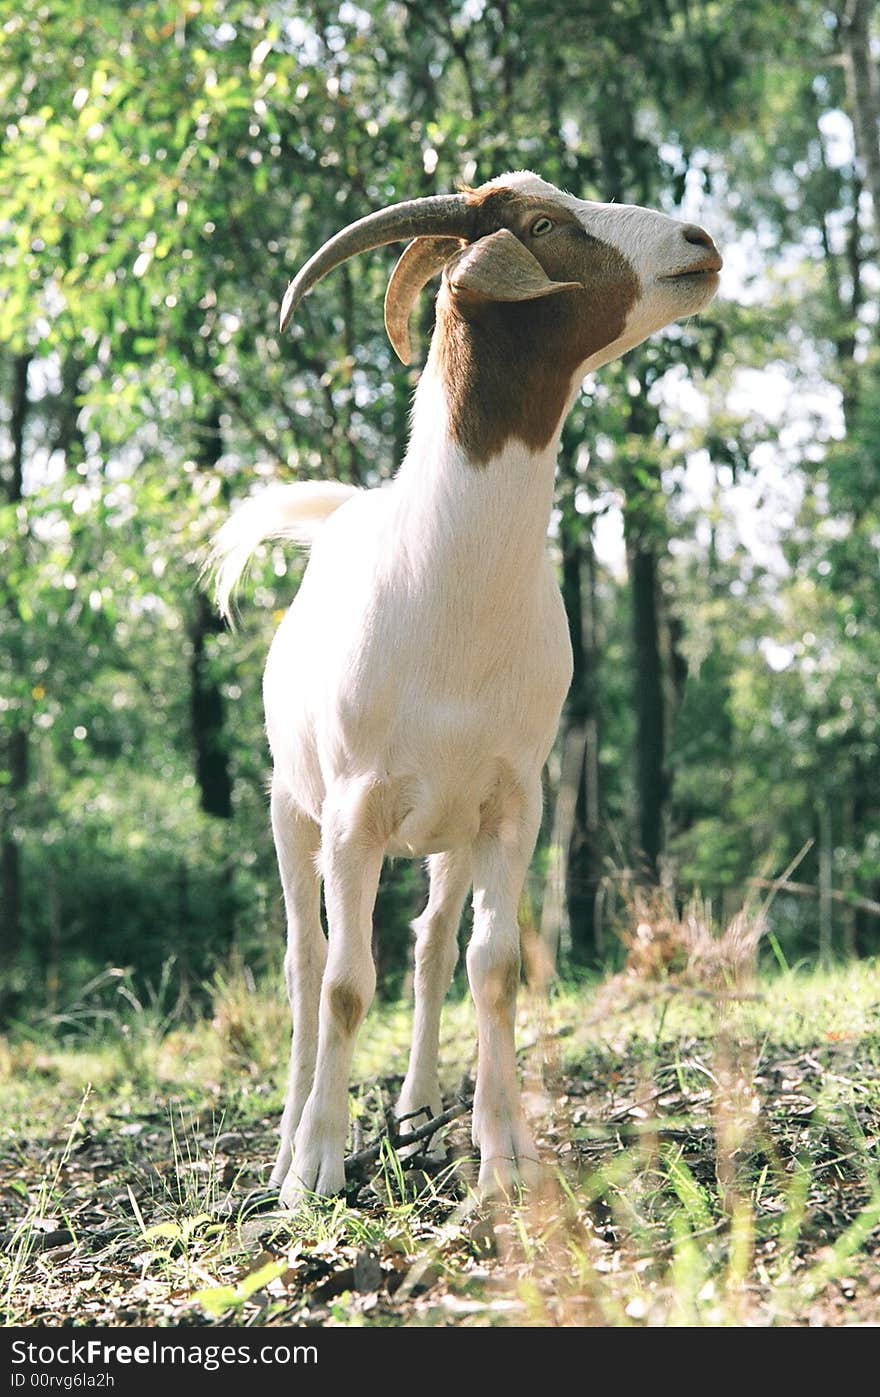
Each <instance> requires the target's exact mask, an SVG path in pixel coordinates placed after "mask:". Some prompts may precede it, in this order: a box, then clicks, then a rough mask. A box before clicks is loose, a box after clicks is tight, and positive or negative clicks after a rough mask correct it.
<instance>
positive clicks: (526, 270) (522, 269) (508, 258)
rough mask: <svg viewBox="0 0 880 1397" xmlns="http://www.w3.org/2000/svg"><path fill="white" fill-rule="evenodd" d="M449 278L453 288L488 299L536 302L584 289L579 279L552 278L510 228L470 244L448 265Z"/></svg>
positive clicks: (502, 229)
mask: <svg viewBox="0 0 880 1397" xmlns="http://www.w3.org/2000/svg"><path fill="white" fill-rule="evenodd" d="M446 277H447V280H448V282H449V285H450V287H451V288H452V290H453V291H458V292H461V291H469V292H471V293H472V294H473V295H475V296H483V297H485V299H486V300H487V301H534V300H537V299H538V297H539V296H555V295H556V293H557V292H558V291H575V290H576V291H583V289H584V288H583V283H582V282H580V281H552V280H551V279H550V277H548V275H547V273H546V272H545V271H544V268H543V267H542V266H541V264H540V262H539V261H538V259H537V258H536V257H533V256H532V254H531V253H530V252H529V250H528V248H527V247H524V246H523V244H522V243H521V242H520V240H519V238H518V237H517V236H516V234H515V233H511V232H510V230H509V229H508V228H500V229H499V231H498V232H497V233H490V234H489V236H488V237H486V238H480V240H479V241H478V242H475V243H471V244H470V245H469V246H468V247H466V248H465V249H464V251H463V252H462V253H460V255H459V256H458V257H456V258H455V259H454V261H453V262H452V263H451V264H450V265H449V266H448V267H447V269H446Z"/></svg>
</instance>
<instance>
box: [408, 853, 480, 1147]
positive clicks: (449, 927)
mask: <svg viewBox="0 0 880 1397" xmlns="http://www.w3.org/2000/svg"><path fill="white" fill-rule="evenodd" d="M428 873H429V877H430V892H429V895H428V905H427V907H426V908H425V910H424V912H423V913H422V914H421V916H420V917H417V918H416V920H415V921H414V922H413V924H412V927H413V931H414V932H415V935H416V945H415V1011H414V1014H413V1037H412V1047H411V1049H410V1056H409V1067H408V1068H407V1073H406V1077H405V1078H404V1082H403V1087H402V1088H401V1092H400V1097H399V1099H398V1102H397V1105H396V1107H395V1114H396V1115H397V1117H398V1118H401V1117H404V1116H406V1117H410V1119H407V1120H403V1121H402V1123H401V1127H400V1134H401V1138H402V1139H403V1140H404V1141H405V1139H406V1136H407V1135H408V1134H409V1133H410V1131H412V1130H415V1129H418V1127H419V1126H420V1125H424V1124H425V1122H426V1120H427V1119H429V1118H430V1117H431V1116H436V1115H439V1113H440V1110H441V1106H442V1101H441V1097H440V1083H439V1079H438V1076H437V1055H438V1045H439V1037H440V1014H441V1010H442V1008H443V1001H444V999H445V998H446V994H447V991H448V989H449V984H450V981H451V980H452V974H453V971H454V970H455V963H456V961H457V960H458V944H457V936H458V927H459V923H460V922H461V909H462V907H463V905H464V900H465V898H466V897H467V893H468V889H469V888H470V885H471V853H470V849H455V850H452V851H450V852H449V853H445V854H432V855H431V857H430V858H429V859H428ZM416 1111H420V1112H423V1114H422V1115H421V1117H419V1116H414V1115H413V1114H412V1113H413V1112H416ZM428 1143H429V1142H428V1141H424V1142H421V1141H420V1142H419V1148H421V1149H425V1148H426V1147H427V1146H428ZM412 1148H416V1147H411V1149H412Z"/></svg>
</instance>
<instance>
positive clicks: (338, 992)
mask: <svg viewBox="0 0 880 1397" xmlns="http://www.w3.org/2000/svg"><path fill="white" fill-rule="evenodd" d="M330 1008H331V1009H332V1011H333V1017H334V1018H335V1019H336V1021H337V1023H339V1025H340V1026H341V1027H342V1029H343V1030H344V1031H345V1033H346V1034H347V1035H348V1037H351V1035H352V1034H353V1033H354V1031H355V1029H356V1028H357V1026H358V1024H359V1023H360V1021H361V1019H362V1018H363V1016H364V1005H363V1001H362V999H361V997H360V995H359V994H358V992H357V990H355V989H352V987H351V985H347V984H341V985H334V986H333V988H332V989H331V990H330Z"/></svg>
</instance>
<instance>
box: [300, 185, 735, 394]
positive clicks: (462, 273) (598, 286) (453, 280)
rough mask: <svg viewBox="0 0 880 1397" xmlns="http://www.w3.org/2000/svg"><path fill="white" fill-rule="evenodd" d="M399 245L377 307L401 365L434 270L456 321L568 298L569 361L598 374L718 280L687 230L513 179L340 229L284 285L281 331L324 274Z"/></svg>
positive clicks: (685, 311)
mask: <svg viewBox="0 0 880 1397" xmlns="http://www.w3.org/2000/svg"><path fill="white" fill-rule="evenodd" d="M405 238H407V239H408V238H412V239H413V241H412V242H411V243H410V246H409V247H408V248H407V250H406V252H405V253H404V254H403V256H402V257H401V259H400V261H399V262H398V264H397V266H396V267H395V269H394V272H393V274H392V277H391V280H390V282H389V286H388V295H387V296H386V301H385V321H386V325H387V328H388V333H389V337H390V339H391V342H392V344H393V345H394V347H395V349H396V350H397V352H398V354H399V356H400V358H401V359H402V360H403V362H404V363H407V362H408V361H409V357H410V347H409V336H408V329H407V327H408V322H409V317H410V314H411V312H412V309H413V307H414V305H415V301H416V298H417V296H418V294H419V292H420V291H421V290H422V288H423V287H424V286H425V285H426V284H427V283H428V281H430V279H431V278H432V277H433V276H435V275H437V273H438V272H441V271H442V272H443V274H444V275H443V279H444V284H445V286H446V288H447V291H448V292H449V294H450V295H451V296H453V297H455V298H457V299H458V301H459V302H460V303H461V304H462V306H463V307H464V308H465V313H466V308H467V306H468V305H471V306H475V305H476V304H477V303H478V302H480V301H497V302H503V303H517V302H524V301H535V300H541V299H543V298H545V297H547V296H555V295H558V294H560V293H563V292H570V293H573V296H574V297H576V298H577V300H576V304H577V307H578V311H579V314H578V316H577V319H578V320H580V321H581V322H582V323H583V328H582V330H581V332H580V335H579V336H578V343H577V344H576V345H573V346H572V351H575V350H577V351H579V352H580V354H581V362H586V363H589V365H590V367H595V366H596V363H594V362H593V361H594V360H595V361H596V362H602V363H606V362H608V360H609V359H612V358H614V357H616V356H617V355H618V354H621V353H623V352H624V351H625V350H627V349H631V348H632V347H633V346H634V345H636V344H639V343H640V342H641V341H642V340H643V339H645V338H647V336H648V335H650V334H653V333H654V332H655V331H656V330H659V329H661V328H662V327H663V326H664V325H668V324H669V323H670V322H671V321H673V320H677V319H679V318H680V317H681V316H686V315H693V314H694V313H695V312H697V311H699V310H702V309H703V308H704V306H706V305H707V304H708V302H709V301H710V300H711V299H712V297H713V295H714V294H715V291H716V290H717V287H718V273H719V272H720V270H721V257H720V255H719V253H718V250H717V248H716V246H715V244H714V242H713V241H712V239H711V237H710V236H709V234H708V233H707V232H705V231H704V229H702V228H700V227H698V226H696V225H695V224H692V223H682V222H679V221H678V220H677V219H674V218H669V217H667V215H666V214H662V213H656V212H655V211H654V210H652V209H645V208H640V207H638V206H636V205H631V204H599V203H594V202H592V201H590V200H588V199H576V198H574V197H573V196H572V195H570V194H564V193H563V192H562V191H561V190H559V189H556V188H555V186H554V185H552V184H548V183H547V181H546V180H542V179H540V178H539V177H538V176H537V175H533V174H531V173H529V172H528V171H518V172H516V173H511V174H507V175H501V176H499V178H498V179H494V180H491V181H490V182H489V183H488V184H484V185H481V186H480V188H479V189H473V190H466V191H464V192H463V193H461V194H449V195H439V196H437V197H434V198H426V199H412V200H408V201H406V202H404V203H402V204H393V205H391V206H390V207H389V208H387V209H382V210H380V211H379V212H377V213H374V214H369V215H368V216H367V217H366V218H362V219H360V220H359V221H358V222H357V223H353V224H351V225H350V226H349V227H348V228H345V229H343V231H342V232H341V233H338V234H337V235H336V236H335V237H334V238H331V239H330V241H329V242H327V243H325V244H324V246H323V247H322V248H321V249H320V251H319V252H317V253H316V254H315V256H314V257H312V258H311V259H310V260H309V261H308V262H307V263H306V265H305V266H304V267H303V269H302V271H301V272H300V273H299V274H298V276H297V277H296V278H295V280H294V281H292V282H291V284H290V286H289V287H288V289H287V293H286V295H285V297H284V304H283V306H282V312H281V328H282V330H284V329H285V328H286V327H287V325H288V323H289V321H290V319H291V317H292V316H293V313H294V311H295V309H296V307H297V305H298V304H299V303H300V301H301V300H302V298H303V297H304V296H305V294H306V292H307V291H309V290H310V289H311V287H312V286H314V284H315V283H316V282H317V281H319V280H320V279H321V278H322V277H324V276H326V274H327V272H329V271H331V270H332V268H333V267H336V266H338V265H339V263H340V262H343V261H347V260H348V258H349V257H352V256H354V255H355V253H357V252H362V251H366V250H367V249H368V248H373V247H380V246H383V245H384V244H386V243H389V242H398V241H402V240H403V239H405ZM570 299H572V297H566V300H570ZM566 319H568V317H566ZM602 340H604V343H603V342H600V341H602Z"/></svg>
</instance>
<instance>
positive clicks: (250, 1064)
mask: <svg viewBox="0 0 880 1397" xmlns="http://www.w3.org/2000/svg"><path fill="white" fill-rule="evenodd" d="M642 949H644V947H642ZM655 970H656V966H655ZM98 988H99V992H100V994H101V996H103V998H102V1001H101V1002H102V1008H101V1012H100V1013H97V1014H96V1013H94V1012H91V1010H88V1006H85V1007H86V1010H87V1012H82V1013H80V1014H79V1015H77V1014H76V1013H72V1014H71V1013H68V1014H66V1016H65V1022H64V1024H63V1025H62V1026H59V1025H55V1026H54V1028H53V1026H52V1025H48V1024H47V1025H43V1026H38V1027H37V1028H35V1029H34V1030H32V1031H31V1032H29V1033H27V1034H20V1035H18V1036H17V1037H15V1038H11V1039H9V1040H7V1041H5V1042H3V1043H0V1085H2V1090H3V1094H4V1098H5V1100H6V1102H7V1107H6V1113H5V1120H4V1134H3V1136H2V1138H0V1212H2V1217H0V1229H3V1231H4V1232H5V1234H6V1237H5V1240H6V1246H5V1248H4V1255H3V1260H2V1262H0V1300H2V1303H3V1306H4V1316H5V1322H7V1323H15V1324H26V1325H33V1324H50V1325H70V1324H82V1323H101V1324H114V1325H126V1324H132V1325H133V1324H136V1325H169V1324H193V1323H195V1324H202V1325H204V1324H223V1325H237V1324H247V1325H253V1324H259V1325H268V1326H271V1325H276V1324H278V1325H289V1324H304V1325H309V1324H319V1325H328V1326H334V1325H347V1324H373V1325H397V1324H407V1325H420V1324H424V1325H432V1326H434V1325H438V1324H450V1325H464V1326H470V1325H506V1324H516V1325H534V1326H551V1325H602V1326H606V1325H615V1326H617V1325H620V1326H629V1325H633V1326H646V1325H707V1326H724V1325H764V1326H772V1325H780V1326H789V1325H805V1324H828V1325H839V1324H851V1323H875V1322H880V1282H878V1275H880V1268H878V1266H877V1261H878V1259H880V1174H878V1151H877V1144H878V1137H880V977H878V967H877V965H876V964H875V963H866V962H860V963H855V962H854V963H851V964H847V965H841V966H838V967H832V968H830V969H827V970H822V971H819V970H810V969H807V968H802V969H799V970H794V971H788V970H787V971H784V972H783V971H780V970H778V969H771V970H768V971H767V972H766V973H764V974H762V976H761V978H760V980H759V981H758V982H757V984H756V985H755V986H754V987H752V988H751V989H750V990H749V991H748V994H750V995H753V996H754V997H747V998H736V997H731V996H730V993H729V992H728V991H729V987H728V990H725V989H724V988H723V987H722V988H720V989H719V988H718V986H717V985H716V987H715V989H712V990H706V989H705V988H700V987H699V986H698V985H694V984H692V983H689V982H688V981H687V978H686V977H684V978H682V977H681V976H670V975H665V974H661V975H660V977H659V978H656V977H655V978H653V979H645V978H644V977H638V976H630V977H629V978H627V977H626V976H619V977H616V978H615V979H614V980H612V981H610V982H607V983H606V984H605V985H604V986H601V987H599V986H593V987H587V988H583V987H582V988H580V989H578V988H574V987H566V986H555V987H554V989H553V992H552V994H551V996H550V997H549V999H540V1000H539V999H535V1000H530V999H529V996H528V995H524V996H523V1005H522V1009H521V1013H520V1025H519V1033H518V1040H519V1042H520V1043H521V1044H522V1045H523V1047H522V1048H521V1053H520V1056H521V1066H522V1076H523V1083H524V1091H525V1100H526V1104H527V1110H528V1111H529V1113H530V1115H531V1116H532V1120H533V1126H534V1128H535V1130H536V1134H537V1137H538V1143H539V1147H540V1149H541V1153H542V1157H543V1159H544V1160H545V1162H546V1166H547V1168H546V1181H545V1186H544V1187H543V1188H542V1189H540V1190H537V1191H534V1192H533V1193H531V1194H529V1195H527V1196H525V1197H523V1198H521V1199H518V1200H515V1201H513V1202H511V1203H508V1204H505V1205H503V1206H501V1205H496V1206H495V1207H491V1208H490V1207H488V1206H483V1205H480V1204H479V1203H478V1202H477V1200H476V1199H475V1198H474V1196H473V1194H472V1193H471V1191H470V1188H469V1181H470V1180H471V1179H472V1177H473V1173H472V1167H471V1164H470V1162H469V1159H468V1156H469V1154H470V1146H469V1141H468V1135H467V1132H468V1118H467V1117H464V1118H463V1119H461V1120H460V1121H457V1122H455V1123H454V1124H453V1125H452V1126H450V1127H449V1129H448V1137H447V1138H448V1142H449V1146H450V1161H449V1163H448V1164H447V1166H446V1167H443V1168H439V1169H433V1170H428V1172H425V1171H424V1170H415V1169H410V1168H408V1167H406V1166H405V1164H404V1163H402V1162H401V1161H400V1160H399V1159H398V1157H397V1156H396V1154H395V1153H394V1151H393V1149H391V1148H390V1147H389V1146H388V1145H385V1146H383V1151H382V1154H381V1157H380V1162H379V1165H378V1167H377V1169H376V1171H375V1174H374V1177H373V1178H372V1179H370V1180H367V1181H363V1182H360V1183H353V1185H352V1187H351V1188H350V1189H349V1191H348V1192H347V1194H346V1196H345V1197H344V1198H338V1199H333V1200H329V1201H328V1200H315V1203H314V1206H313V1207H311V1208H310V1209H308V1210H307V1211H306V1212H305V1213H301V1214H298V1215H297V1216H296V1217H295V1218H291V1217H290V1216H289V1215H286V1214H283V1213H280V1212H278V1211H277V1208H276V1206H275V1205H274V1203H273V1202H272V1201H271V1200H269V1202H268V1203H267V1200H266V1198H265V1178H266V1173H267V1165H268V1162H269V1161H270V1160H271V1158H272V1156H273V1153H274V1136H275V1128H276V1125H277V1118H278V1114H279V1111H280V1106H281V1100H282V1095H283V1085H284V1083H283V1075H284V1063H285V1058H286V1037H287V1024H286V1011H285V1009H284V1006H283V1003H282V1002H281V999H282V996H281V994H280V991H279V989H278V988H277V987H276V986H275V985H272V986H271V987H263V986H257V985H255V984H254V983H253V981H252V979H250V977H249V976H248V975H247V972H246V970H245V969H244V968H243V967H241V966H239V967H232V968H231V969H230V972H229V974H228V975H227V976H225V977H224V978H223V979H222V980H219V979H218V980H217V981H216V982H215V984H214V986H213V1001H214V1002H213V1012H212V1013H211V1014H210V1015H209V1016H207V1017H205V1018H204V1019H202V1020H200V1021H196V1022H186V1021H185V1020H184V1018H183V1017H182V1016H180V1015H178V1016H177V1017H175V1016H168V1015H165V1014H162V1013H160V1011H159V1009H158V1006H157V1005H156V1004H146V1005H144V1004H143V1003H141V1002H140V1001H139V1000H138V999H137V997H136V996H135V995H134V993H133V990H132V987H131V984H130V982H127V981H126V979H125V977H117V978H116V979H115V980H113V979H108V980H106V981H105V982H104V983H103V984H102V985H101V986H99V987H98ZM409 1022H410V1015H409V1010H408V1009H407V1008H406V1007H403V1006H398V1005H392V1006H385V1007H380V1008H379V1009H378V1010H374V1011H372V1012H371V1014H370V1016H369V1018H368V1021H367V1024H366V1026H365V1028H364V1030H363V1031H362V1034H361V1038H360V1041H359V1045H358V1050H357V1056H356V1061H355V1068H354V1074H353V1080H354V1084H355V1085H354V1089H353V1093H352V1140H353V1145H354V1146H357V1144H358V1141H359V1140H361V1139H364V1140H367V1141H368V1140H369V1139H370V1138H372V1137H373V1136H374V1135H375V1134H376V1133H377V1132H378V1131H379V1129H380V1127H381V1124H382V1119H383V1114H384V1111H385V1109H386V1107H387V1105H388V1104H389V1102H390V1101H391V1100H393V1097H394V1093H395V1091H396V1089H397V1086H398V1084H399V1079H400V1076H401V1074H402V1072H403V1070H404V1066H405V1058H406V1050H407V1047H408V1033H409ZM52 1033H54V1039H53V1037H52V1036H50V1035H51V1034H52ZM443 1040H444V1041H443V1048H442V1052H443V1063H444V1068H445V1071H446V1081H447V1085H448V1087H449V1089H450V1091H454V1090H455V1089H456V1085H457V1084H458V1083H459V1081H460V1080H461V1078H462V1077H463V1076H466V1075H467V1074H468V1073H469V1072H470V1071H472V1069H473V1044H474V1024H473V1014H472V1010H471V1008H470V1005H469V1003H468V1002H467V1001H466V1000H464V999H461V1000H457V1001H453V1002H451V1003H450V1005H449V1006H448V1007H447V1011H446V1014H445V1017H444V1030H443Z"/></svg>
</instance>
